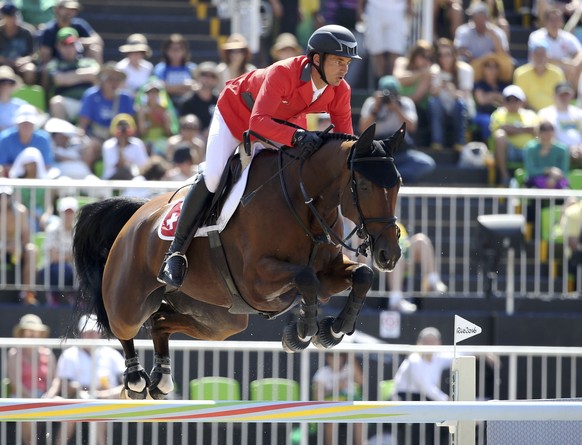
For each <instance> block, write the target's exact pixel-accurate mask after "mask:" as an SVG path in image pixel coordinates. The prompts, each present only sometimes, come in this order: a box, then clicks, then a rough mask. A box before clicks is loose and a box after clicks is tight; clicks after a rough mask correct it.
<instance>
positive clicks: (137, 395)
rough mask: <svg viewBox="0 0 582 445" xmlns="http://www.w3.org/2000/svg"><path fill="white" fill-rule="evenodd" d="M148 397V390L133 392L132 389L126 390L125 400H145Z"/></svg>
mask: <svg viewBox="0 0 582 445" xmlns="http://www.w3.org/2000/svg"><path fill="white" fill-rule="evenodd" d="M122 394H123V393H122ZM147 396H148V391H147V389H144V390H143V391H139V392H138V391H133V390H131V389H128V388H125V398H129V399H132V400H145V399H146V397H147Z"/></svg>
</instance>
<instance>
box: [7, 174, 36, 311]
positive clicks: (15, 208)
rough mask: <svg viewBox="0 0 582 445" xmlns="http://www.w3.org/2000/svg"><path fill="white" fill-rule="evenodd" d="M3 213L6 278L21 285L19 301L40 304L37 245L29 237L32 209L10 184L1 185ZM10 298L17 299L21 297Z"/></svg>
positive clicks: (9, 281) (11, 282) (8, 281)
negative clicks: (18, 196) (30, 210)
mask: <svg viewBox="0 0 582 445" xmlns="http://www.w3.org/2000/svg"><path fill="white" fill-rule="evenodd" d="M0 215H2V221H3V222H2V224H3V225H4V227H5V229H4V228H3V230H5V232H3V237H5V238H3V240H4V242H5V243H6V244H5V248H4V249H2V254H3V255H5V256H4V257H2V258H0V264H1V265H2V267H3V268H4V269H5V270H6V282H7V284H14V285H16V286H17V287H22V291H20V301H22V302H23V303H24V304H27V305H35V304H38V300H37V298H36V292H35V291H34V290H33V286H34V268H35V264H36V249H35V247H34V245H33V244H32V243H31V240H30V234H31V232H32V230H31V228H30V219H29V212H28V209H27V208H26V206H24V205H23V204H21V203H20V202H18V201H17V200H16V198H15V197H14V190H13V189H12V187H10V186H7V185H4V186H0ZM3 292H4V291H3ZM6 294H7V295H8V293H6ZM2 301H4V302H8V301H7V296H3V297H2ZM10 302H11V303H16V302H18V300H17V299H16V300H15V301H10Z"/></svg>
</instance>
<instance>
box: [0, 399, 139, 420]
mask: <svg viewBox="0 0 582 445" xmlns="http://www.w3.org/2000/svg"><path fill="white" fill-rule="evenodd" d="M130 408H136V406H135V404H130V403H128V404H123V405H108V406H102V405H97V406H89V407H85V408H79V407H74V408H69V409H59V410H55V411H53V410H51V411H49V412H48V414H50V415H51V416H52V417H58V416H67V417H69V416H71V417H78V415H79V414H87V413H89V414H101V413H103V412H104V411H111V409H116V410H117V409H130ZM46 415H47V412H46V411H43V412H35V413H14V414H3V415H0V419H6V420H9V419H35V418H38V417H41V416H42V417H44V416H46Z"/></svg>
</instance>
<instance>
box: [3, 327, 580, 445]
mask: <svg viewBox="0 0 582 445" xmlns="http://www.w3.org/2000/svg"><path fill="white" fill-rule="evenodd" d="M0 342H1V344H2V346H1V347H0V375H1V376H2V378H3V382H4V384H3V385H2V393H1V396H2V397H6V396H8V395H9V393H8V391H11V392H12V395H13V396H15V397H18V396H19V395H21V393H19V387H18V385H17V384H15V382H10V384H8V382H6V371H7V357H8V351H9V349H10V348H17V349H21V348H25V347H37V346H41V345H43V346H47V347H50V348H52V350H53V351H54V352H55V354H56V355H59V354H60V352H61V350H62V349H63V348H66V347H69V346H73V345H85V346H90V347H91V348H94V347H98V346H102V345H105V344H107V345H111V346H114V347H118V344H117V342H107V341H104V340H103V341H101V340H97V341H87V340H68V341H67V342H65V343H63V342H62V341H61V340H59V339H46V340H37V339H35V340H30V339H12V338H4V339H1V340H0ZM136 345H137V349H138V353H139V355H140V360H141V362H142V363H143V364H144V367H145V368H146V369H150V367H151V366H152V365H153V357H152V355H153V354H152V343H151V342H150V341H146V340H138V341H137V344H136ZM412 352H419V353H423V352H433V353H438V354H445V355H452V352H453V348H452V346H442V347H426V346H424V347H419V346H412V345H388V344H370V343H367V344H355V343H351V344H350V343H345V342H344V343H342V344H340V345H339V346H338V347H337V348H334V350H332V351H331V352H325V351H320V350H317V349H315V348H309V349H307V350H305V351H303V352H302V353H299V354H287V353H285V352H283V351H282V348H281V345H280V344H279V343H276V342H229V341H226V342H202V341H181V340H179V341H172V342H171V357H172V366H173V373H174V378H175V383H176V392H175V393H174V394H173V395H172V397H173V398H175V399H185V400H188V399H190V382H191V381H192V380H194V379H199V378H201V377H205V376H222V377H227V378H230V379H233V380H236V381H237V382H238V383H239V384H240V389H241V399H242V400H253V397H254V395H253V392H252V390H251V388H252V386H253V385H252V382H254V381H257V380H260V379H264V378H272V377H276V378H282V379H288V380H291V381H295V382H298V383H299V399H300V400H313V399H315V398H317V395H316V394H313V376H314V374H315V372H316V371H317V370H318V369H320V368H321V367H322V366H324V364H325V355H326V353H327V354H340V353H345V354H347V356H348V360H351V361H353V362H355V363H357V364H358V365H359V366H360V367H361V370H362V373H363V376H364V378H363V382H362V386H361V398H362V400H365V401H373V400H383V399H386V397H388V396H389V395H388V392H386V390H385V389H383V388H385V385H386V384H385V383H381V382H389V381H390V380H391V379H392V378H393V377H394V374H395V373H396V370H397V369H398V366H399V365H400V363H401V362H402V360H403V359H404V358H405V357H406V356H407V355H408V354H410V353H412ZM457 352H458V354H463V355H474V356H476V357H477V398H478V399H479V400H487V399H491V398H493V399H498V400H516V399H530V400H535V399H554V398H556V399H557V398H575V397H579V396H580V394H581V393H582V375H581V370H582V366H581V365H580V363H581V360H582V348H555V347H554V348H550V347H514V346H511V347H509V346H494V347H491V346H463V347H457ZM94 377H95V379H94V381H95V382H98V378H97V376H94ZM448 383H449V377H448V373H447V372H446V371H445V373H444V375H443V379H442V387H443V390H444V391H445V392H448ZM95 385H97V383H95V384H94V386H95ZM89 396H90V393H89ZM335 397H337V398H340V397H342V394H341V393H340V389H339V387H338V386H336V385H334V398H335ZM255 400H256V398H255ZM58 427H59V426H58V422H53V423H50V424H48V425H44V424H42V425H41V424H39V425H35V430H36V431H35V436H36V435H37V434H38V433H42V436H40V438H39V439H38V441H37V442H36V443H38V444H43V445H44V444H45V443H51V442H50V441H49V439H47V437H49V436H51V435H52V434H53V433H54V431H56V430H57V428H58ZM333 428H335V429H336V430H340V432H341V434H342V436H341V437H342V439H339V440H336V441H334V443H337V444H339V443H341V444H347V445H352V444H354V443H359V442H356V441H355V438H354V435H352V434H351V433H352V432H353V430H354V428H357V427H355V426H354V425H348V426H345V425H343V426H342V425H335V426H334V427H333ZM344 428H347V433H348V434H347V433H346V432H345V431H344ZM426 428H431V429H432V428H437V431H438V427H434V426H433V425H426ZM20 434H21V425H20V424H7V423H2V424H1V425H0V442H1V443H15V444H16V443H19V442H17V440H19V439H20ZM47 434H48V436H47ZM76 434H77V438H78V439H79V440H81V439H82V440H85V439H86V438H87V437H89V438H90V437H91V431H90V428H88V427H87V426H83V425H78V426H77V433H76ZM361 434H362V438H363V439H366V438H367V439H368V442H367V443H369V444H374V445H375V444H388V443H390V444H392V443H398V444H406V443H408V442H407V436H406V432H405V433H404V437H402V435H401V436H398V434H399V432H398V431H397V426H396V424H390V423H385V424H367V425H363V426H362V432H361ZM400 434H402V433H400ZM107 435H108V442H107V443H120V444H127V443H130V441H131V442H133V441H137V443H144V444H145V443H151V444H172V443H176V444H178V443H181V444H204V445H206V444H231V443H241V444H243V445H244V444H257V445H261V444H281V443H285V444H295V443H297V444H299V443H300V439H301V437H308V438H309V439H308V440H307V442H304V443H310V444H322V443H324V442H323V436H324V426H323V425H296V424H280V425H276V424H273V425H269V424H265V425H248V424H228V425H226V424H220V423H213V424H186V423H183V424H180V423H177V424H170V423H168V424H164V423H154V424H143V423H138V424H136V423H117V422H115V423H109V424H108V425H107ZM445 436H446V435H445ZM478 436H479V440H478V443H479V444H485V443H486V437H485V436H486V432H485V429H484V428H478ZM398 437H399V438H398ZM374 438H376V439H377V441H375V440H376V439H374ZM380 438H382V439H380ZM392 441H394V442H392ZM33 443H35V442H33ZM78 443H81V442H80V441H79V442H78ZM83 443H91V442H90V441H89V442H83ZM363 443H365V441H364V442H363ZM437 443H439V442H438V440H437ZM441 443H445V442H441Z"/></svg>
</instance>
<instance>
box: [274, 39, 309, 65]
mask: <svg viewBox="0 0 582 445" xmlns="http://www.w3.org/2000/svg"><path fill="white" fill-rule="evenodd" d="M301 54H303V49H302V48H301V47H300V46H299V42H298V41H297V37H295V36H294V35H293V34H291V33H290V32H284V33H283V34H279V35H278V36H277V39H276V40H275V43H274V44H273V46H272V47H271V59H272V60H273V62H278V61H279V60H284V59H288V58H289V57H296V56H299V55H301Z"/></svg>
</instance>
